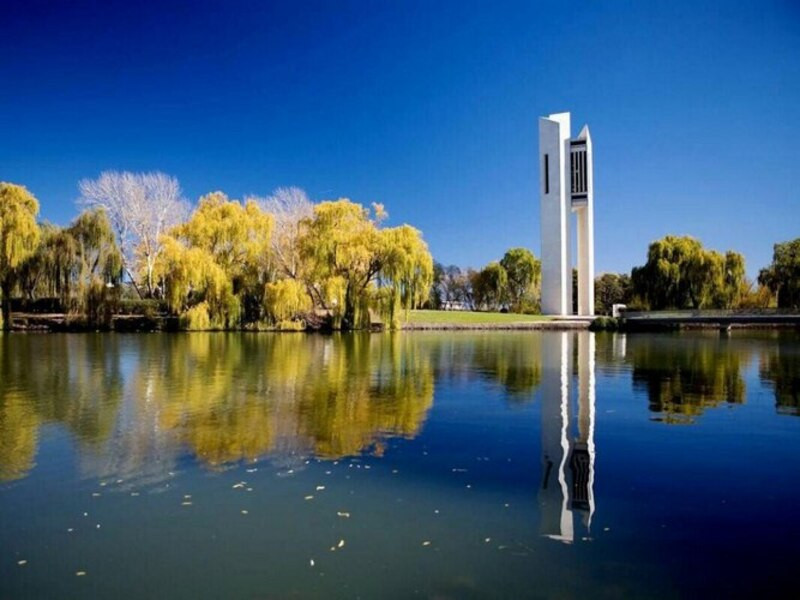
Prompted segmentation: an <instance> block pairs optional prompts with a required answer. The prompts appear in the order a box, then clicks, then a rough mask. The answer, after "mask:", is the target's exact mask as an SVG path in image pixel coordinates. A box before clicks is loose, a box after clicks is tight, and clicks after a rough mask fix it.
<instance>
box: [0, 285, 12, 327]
mask: <svg viewBox="0 0 800 600" xmlns="http://www.w3.org/2000/svg"><path fill="white" fill-rule="evenodd" d="M0 289H1V291H2V294H3V296H2V299H0V304H2V307H3V331H11V276H7V277H6V278H5V279H3V282H2V285H0Z"/></svg>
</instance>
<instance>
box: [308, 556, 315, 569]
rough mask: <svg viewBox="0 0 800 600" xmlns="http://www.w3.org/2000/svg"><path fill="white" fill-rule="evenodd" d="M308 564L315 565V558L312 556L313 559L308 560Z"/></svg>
mask: <svg viewBox="0 0 800 600" xmlns="http://www.w3.org/2000/svg"><path fill="white" fill-rule="evenodd" d="M308 564H309V565H311V566H312V567H313V566H314V559H313V558H312V559H311V560H309V561H308Z"/></svg>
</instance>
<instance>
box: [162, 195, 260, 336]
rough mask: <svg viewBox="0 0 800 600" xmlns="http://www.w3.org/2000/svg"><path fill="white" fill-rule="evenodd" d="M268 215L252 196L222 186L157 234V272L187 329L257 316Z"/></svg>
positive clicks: (226, 325) (229, 323)
mask: <svg viewBox="0 0 800 600" xmlns="http://www.w3.org/2000/svg"><path fill="white" fill-rule="evenodd" d="M272 225H273V220H272V217H271V215H269V214H267V213H265V212H264V211H263V210H262V209H261V208H260V207H259V206H258V204H256V203H255V202H247V203H246V204H245V205H242V204H241V203H240V202H239V201H237V200H229V199H228V197H227V196H226V195H225V194H223V193H222V192H214V193H212V194H208V195H207V196H204V197H203V198H201V199H200V203H199V205H198V207H197V209H196V210H195V211H194V213H192V216H191V217H190V219H189V220H188V221H187V222H186V223H183V224H181V225H178V226H177V227H175V228H173V229H172V230H171V231H170V232H169V234H168V235H166V236H164V238H163V240H162V251H161V254H160V256H159V260H158V261H157V268H156V273H157V274H158V276H159V278H160V280H161V282H162V288H163V293H164V297H165V299H166V300H167V304H168V306H169V308H170V310H171V311H172V312H173V313H175V314H178V315H179V316H180V317H181V320H182V322H183V325H184V326H185V327H187V328H189V329H223V328H230V327H235V326H237V325H239V324H240V323H241V317H242V316H243V315H244V317H245V318H246V319H248V320H252V319H254V318H258V317H259V316H260V315H259V312H260V311H261V307H262V306H263V294H264V286H265V284H266V283H267V281H268V279H269V275H270V262H269V244H270V236H271V234H272Z"/></svg>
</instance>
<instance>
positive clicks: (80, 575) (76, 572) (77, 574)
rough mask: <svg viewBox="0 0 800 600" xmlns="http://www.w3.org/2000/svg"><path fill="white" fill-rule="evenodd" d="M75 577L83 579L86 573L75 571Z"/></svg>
mask: <svg viewBox="0 0 800 600" xmlns="http://www.w3.org/2000/svg"><path fill="white" fill-rule="evenodd" d="M75 575H76V576H78V577H83V576H84V575H86V571H75Z"/></svg>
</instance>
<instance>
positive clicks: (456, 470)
mask: <svg viewBox="0 0 800 600" xmlns="http://www.w3.org/2000/svg"><path fill="white" fill-rule="evenodd" d="M452 471H453V473H466V472H467V470H466V469H453V470H452Z"/></svg>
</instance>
